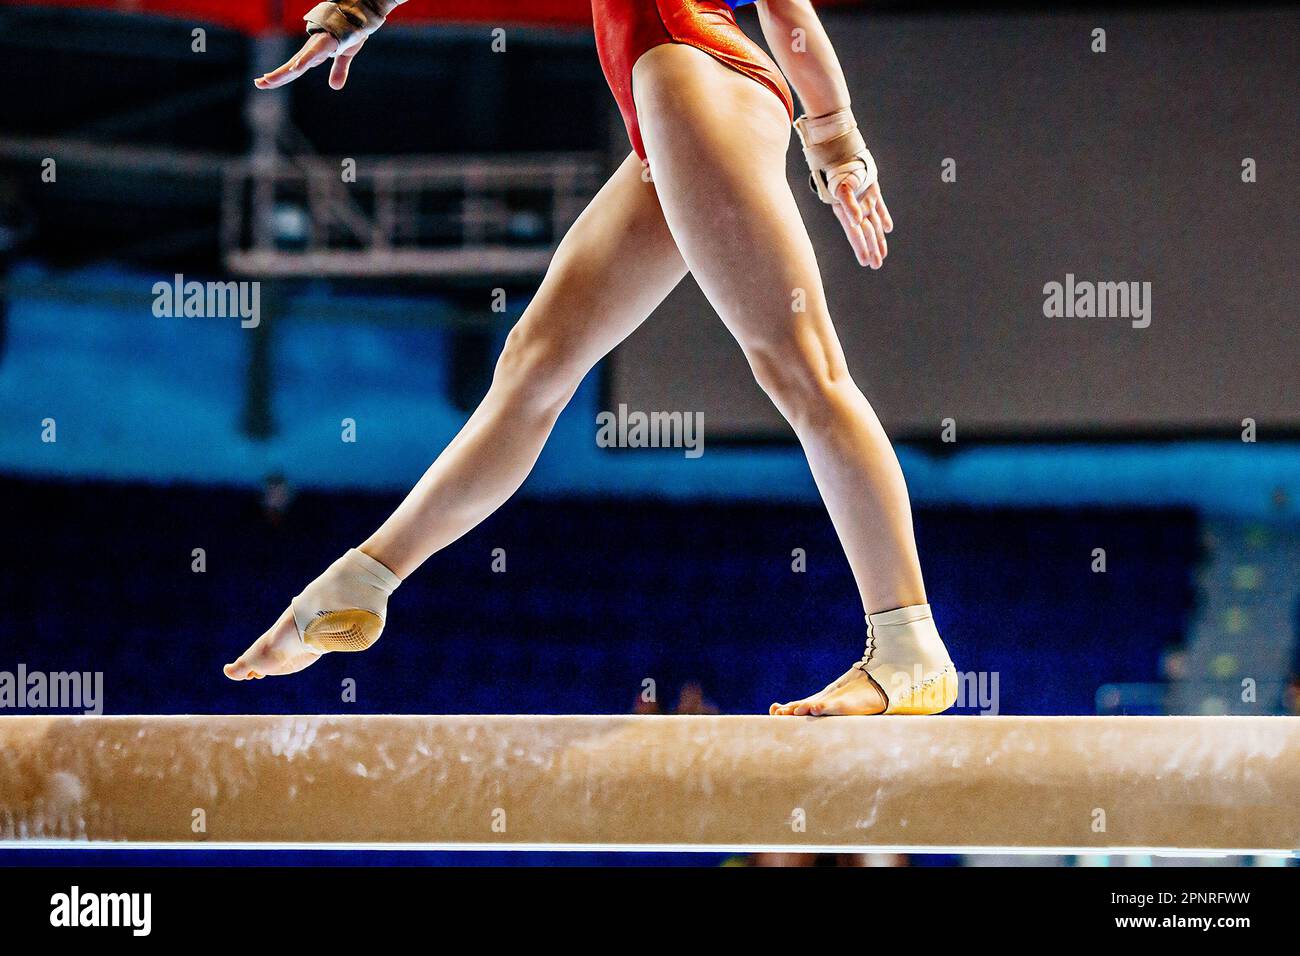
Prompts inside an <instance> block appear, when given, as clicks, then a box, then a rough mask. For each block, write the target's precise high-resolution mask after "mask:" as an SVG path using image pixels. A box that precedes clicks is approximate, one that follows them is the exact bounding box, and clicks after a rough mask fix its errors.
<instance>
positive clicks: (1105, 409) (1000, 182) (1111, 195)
mask: <svg viewBox="0 0 1300 956" xmlns="http://www.w3.org/2000/svg"><path fill="white" fill-rule="evenodd" d="M825 19H826V24H827V28H828V30H829V31H830V33H831V36H832V38H833V40H834V41H835V44H836V47H837V49H838V50H839V51H840V54H841V56H842V58H843V61H844V66H845V71H846V73H847V75H848V78H849V85H850V88H851V89H852V91H853V96H854V105H855V111H856V113H857V115H858V118H859V122H860V123H861V125H862V127H863V129H864V132H865V134H866V137H867V141H868V143H869V145H870V146H871V148H872V151H873V153H874V154H875V156H876V158H877V161H878V162H879V163H880V166H881V169H882V174H881V181H882V185H883V186H884V190H885V195H886V198H887V200H888V202H889V205H890V209H891V210H892V212H893V214H894V217H895V220H896V222H897V228H896V229H895V232H894V233H893V235H892V236H891V237H890V255H889V259H888V261H887V263H886V265H885V268H884V269H882V270H881V271H879V272H872V271H870V270H864V269H860V268H859V267H858V266H857V265H856V263H855V262H854V261H853V257H852V253H851V252H850V250H849V248H848V245H847V243H845V242H844V240H843V238H842V234H841V233H840V232H839V226H838V224H837V223H836V222H835V219H834V217H833V215H832V214H831V213H830V211H829V210H828V209H826V208H825V207H823V206H821V205H820V204H819V203H818V202H817V201H816V199H815V197H813V196H812V195H811V194H810V193H808V192H807V188H806V186H805V185H803V179H804V177H805V175H806V173H805V172H804V167H803V165H802V157H801V156H800V155H799V152H798V150H797V148H795V146H797V144H795V143H792V149H791V161H790V174H791V182H792V183H794V184H795V191H796V195H797V197H798V199H799V202H800V206H801V208H802V210H803V213H804V219H805V221H806V222H807V223H808V226H809V229H810V231H811V234H812V236H813V241H814V244H815V246H816V248H817V254H818V258H819V260H820V264H821V268H822V272H823V276H824V279H825V282H826V286H827V292H828V298H829V301H830V304H831V314H832V316H833V317H834V320H835V324H836V327H837V329H838V331H839V334H840V336H841V339H842V341H843V343H844V347H845V351H846V353H847V355H848V359H849V365H850V368H851V369H852V371H853V373H854V375H855V377H856V378H857V380H858V382H859V384H860V385H861V386H862V388H863V390H864V391H865V392H866V393H867V396H868V397H869V398H870V399H871V401H872V402H873V404H874V405H875V407H876V409H877V410H878V411H879V413H880V415H881V418H882V419H883V420H884V422H885V425H886V427H887V428H888V429H889V430H890V432H891V433H892V434H894V435H895V436H897V437H903V438H936V437H938V433H939V428H940V424H939V423H940V421H941V420H942V419H944V418H954V419H956V421H957V423H958V428H959V434H961V435H962V437H966V438H969V437H978V436H979V435H986V436H1011V437H1015V436H1025V437H1041V436H1052V435H1074V434H1087V433H1102V434H1106V433H1110V434H1116V435H1123V434H1151V433H1178V432H1203V433H1222V434H1224V435H1233V434H1235V433H1236V432H1237V431H1238V430H1239V428H1240V422H1241V420H1242V419H1243V418H1244V417H1252V418H1255V419H1256V420H1257V421H1259V422H1260V423H1261V426H1262V427H1284V428H1289V429H1291V430H1294V429H1296V428H1297V427H1300V400H1298V399H1297V387H1296V385H1297V374H1296V366H1297V356H1298V355H1300V348H1297V346H1298V345H1300V335H1298V334H1297V331H1296V305H1295V303H1296V280H1295V271H1296V263H1297V252H1298V251H1300V248H1298V244H1297V241H1296V232H1295V223H1296V212H1297V209H1296V195H1297V188H1298V183H1300V163H1298V161H1297V155H1296V143H1297V126H1298V124H1297V114H1298V109H1300V97H1298V96H1297V93H1298V78H1300V30H1298V26H1300V17H1298V16H1297V15H1296V14H1295V13H1291V12H1276V13H1269V12H1267V11H1264V12H1261V11H1252V12H1248V13H1243V14H1240V15H1234V14H1217V13H1146V14H1138V15H1133V14H1118V13H1097V14H1074V15H1068V16H1021V15H1016V16H989V15H983V16H968V17H960V18H947V17H919V18H908V17H895V16H873V15H871V14H869V13H863V12H847V13H845V12H841V13H839V14H834V13H831V14H827V15H826V18H825ZM741 23H742V25H743V26H744V27H745V29H746V30H747V31H748V32H749V33H750V34H751V35H752V36H755V37H757V36H758V35H759V34H758V25H757V20H756V18H755V17H753V16H752V14H742V16H741ZM1094 27H1102V28H1104V29H1105V30H1106V43H1107V52H1105V53H1101V54H1098V53H1093V52H1091V49H1090V45H1091V42H1092V37H1091V32H1092V30H1093V28H1094ZM619 128H620V129H621V126H620V127H619ZM1246 157H1250V158H1253V159H1254V160H1255V161H1256V163H1257V177H1258V181H1257V182H1255V183H1253V184H1246V183H1243V182H1242V162H1243V159H1244V158H1246ZM945 158H952V159H953V160H955V161H956V177H957V178H956V182H954V183H945V182H943V181H941V178H940V174H941V164H942V163H943V161H944V159H945ZM755 267H756V268H761V264H758V263H756V266H755ZM1067 273H1073V274H1074V275H1075V276H1076V277H1077V278H1078V279H1087V280H1100V281H1137V282H1150V283H1151V290H1152V291H1151V306H1152V307H1151V325H1150V327H1149V328H1145V329H1135V328H1133V327H1132V324H1131V322H1130V321H1129V320H1127V319H1124V318H1047V317H1045V316H1044V315H1043V300H1044V296H1043V286H1044V284H1045V283H1047V282H1051V281H1058V282H1064V281H1065V276H1066V274H1067ZM606 374H607V375H608V379H607V387H608V389H609V394H608V401H609V403H610V407H614V406H615V405H616V404H617V403H619V402H626V403H627V404H628V405H629V406H630V407H632V408H638V409H644V410H656V409H663V410H702V411H703V412H704V414H705V421H706V429H707V433H708V435H709V437H710V438H713V439H719V438H725V437H728V436H731V437H744V438H765V437H779V436H783V435H789V431H788V428H787V426H786V425H785V423H784V422H783V421H782V419H781V418H780V416H779V415H778V414H777V413H776V412H775V410H774V409H773V408H772V407H771V405H770V403H769V402H768V401H767V399H766V397H765V396H764V395H763V394H762V393H761V392H760V391H759V390H758V388H757V386H755V385H754V384H753V381H752V378H751V376H750V373H749V370H748V367H747V365H746V363H745V361H744V359H743V357H742V356H741V354H740V352H739V349H738V347H737V346H736V345H735V343H734V341H733V340H732V339H731V338H730V336H729V335H728V333H727V332H726V330H725V329H724V328H723V327H722V325H721V323H720V322H719V321H718V319H717V317H716V316H715V315H714V313H713V311H712V309H711V308H710V307H709V305H708V303H707V301H706V300H705V299H704V297H703V295H702V294H701V293H700V292H699V290H698V288H697V287H696V286H695V284H694V282H693V281H692V280H691V279H690V278H688V279H687V280H686V281H685V282H684V283H683V284H682V287H681V288H679V289H678V290H677V291H676V292H675V293H674V294H673V295H672V297H671V298H670V299H669V300H668V301H667V302H666V303H665V304H664V305H663V306H662V307H661V308H660V309H659V310H658V311H657V312H656V314H655V315H653V316H652V317H651V318H650V320H649V321H648V322H647V323H646V324H645V326H643V327H642V328H641V329H640V330H639V331H638V332H637V333H636V334H635V335H633V336H632V338H631V339H629V340H628V342H626V343H625V344H624V345H623V346H622V347H621V348H620V349H619V350H618V351H617V352H616V353H615V355H614V357H613V359H612V361H611V362H610V364H609V366H608V370H607V373H606Z"/></svg>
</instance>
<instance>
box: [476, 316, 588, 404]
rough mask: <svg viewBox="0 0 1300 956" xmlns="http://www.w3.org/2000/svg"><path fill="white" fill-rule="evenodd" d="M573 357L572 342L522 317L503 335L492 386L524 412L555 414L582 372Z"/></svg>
mask: <svg viewBox="0 0 1300 956" xmlns="http://www.w3.org/2000/svg"><path fill="white" fill-rule="evenodd" d="M574 356H575V349H574V347H573V343H570V342H566V341H565V339H564V336H563V335H561V334H557V333H555V332H552V331H546V330H543V329H541V328H539V327H538V323H537V322H535V321H531V320H530V319H529V317H528V316H527V315H525V316H524V317H523V318H522V319H520V320H519V322H518V323H516V324H515V327H514V328H513V329H511V330H510V334H509V335H507V336H506V342H505V347H504V348H502V350H501V355H500V357H499V358H498V359H497V364H496V370H495V372H494V373H493V376H492V387H493V389H495V390H501V391H503V392H504V393H505V394H506V395H508V397H509V400H510V401H511V402H512V403H514V404H517V405H520V406H522V407H523V409H524V410H525V411H529V410H531V411H535V412H538V413H547V414H554V415H558V414H559V412H560V410H561V409H563V408H564V406H565V405H566V404H567V403H568V401H569V399H570V398H572V397H573V393H574V392H575V391H576V390H577V388H578V385H579V384H580V383H581V381H582V377H583V374H584V373H585V370H583V369H580V368H578V367H577V365H578V363H577V362H576V361H575V358H574Z"/></svg>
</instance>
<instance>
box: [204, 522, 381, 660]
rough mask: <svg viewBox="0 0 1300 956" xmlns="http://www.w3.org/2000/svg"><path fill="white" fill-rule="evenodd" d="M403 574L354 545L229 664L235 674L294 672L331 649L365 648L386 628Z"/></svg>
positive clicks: (349, 649)
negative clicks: (392, 569) (399, 575)
mask: <svg viewBox="0 0 1300 956" xmlns="http://www.w3.org/2000/svg"><path fill="white" fill-rule="evenodd" d="M401 583H402V579H401V578H399V577H398V576H397V575H396V574H394V573H393V572H392V571H390V570H389V569H388V568H386V567H384V565H382V564H380V563H379V562H378V561H377V560H375V559H374V558H372V557H371V556H370V555H368V554H366V553H364V552H362V551H358V550H357V549H356V548H353V549H352V550H351V551H349V552H348V553H347V554H345V555H343V557H341V558H339V559H338V560H337V561H335V562H334V563H333V564H331V565H330V566H329V567H328V568H327V569H326V570H325V573H324V574H322V575H321V576H320V577H318V578H317V579H316V580H315V581H313V582H312V583H311V584H309V585H307V587H305V588H303V591H302V593H301V594H299V595H298V596H297V597H296V598H294V599H293V601H292V602H291V603H290V605H289V608H288V610H286V611H285V612H284V613H283V614H281V615H280V619H279V620H278V621H276V622H275V626H274V627H272V628H271V629H270V630H269V631H267V632H266V633H265V634H263V635H262V636H261V637H259V638H258V639H257V640H256V641H254V642H253V644H252V646H251V647H249V648H248V650H246V651H245V652H244V653H243V654H242V655H241V656H240V658H239V659H238V660H237V661H235V662H233V663H231V664H227V665H226V666H225V668H223V670H224V671H225V674H226V676H227V677H229V678H230V679H231V680H248V679H250V678H260V677H265V676H266V675H268V674H272V675H280V674H294V673H297V672H298V671H300V670H302V669H303V668H304V667H308V666H310V665H311V664H313V663H315V661H316V658H318V657H320V655H322V654H327V653H329V652H330V651H364V650H365V649H366V648H368V647H370V646H371V645H372V644H374V643H375V641H377V640H379V635H380V634H381V633H382V632H383V629H384V616H385V614H386V613H387V611H388V598H389V596H390V595H391V594H392V593H393V591H395V590H396V589H397V586H398V585H399V584H401Z"/></svg>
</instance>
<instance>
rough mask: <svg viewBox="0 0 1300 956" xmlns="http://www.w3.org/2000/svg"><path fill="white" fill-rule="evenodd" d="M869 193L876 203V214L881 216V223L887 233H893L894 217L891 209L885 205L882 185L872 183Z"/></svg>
mask: <svg viewBox="0 0 1300 956" xmlns="http://www.w3.org/2000/svg"><path fill="white" fill-rule="evenodd" d="M867 192H868V193H870V195H871V197H872V199H873V200H874V201H875V206H876V212H878V213H879V214H880V221H881V223H882V224H883V225H884V227H885V232H893V231H894V217H893V216H891V215H890V214H889V207H888V206H886V205H885V197H884V196H882V195H881V194H880V183H878V182H877V183H872V184H871V188H870V189H868V190H867Z"/></svg>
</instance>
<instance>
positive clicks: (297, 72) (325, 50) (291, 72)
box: [253, 33, 346, 90]
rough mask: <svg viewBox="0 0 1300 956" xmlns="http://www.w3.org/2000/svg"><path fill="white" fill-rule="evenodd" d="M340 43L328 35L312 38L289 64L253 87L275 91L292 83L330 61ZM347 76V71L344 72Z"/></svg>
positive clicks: (261, 77) (315, 35)
mask: <svg viewBox="0 0 1300 956" xmlns="http://www.w3.org/2000/svg"><path fill="white" fill-rule="evenodd" d="M338 46H339V41H338V40H336V39H334V38H333V37H332V36H330V35H329V34H328V33H317V34H314V35H313V36H311V37H310V38H309V39H308V40H307V42H306V43H304V44H303V46H302V49H301V50H299V51H298V52H297V53H296V54H294V55H293V56H292V57H290V58H289V62H287V63H285V64H284V65H283V66H280V67H277V68H276V69H274V70H272V71H271V72H270V73H267V74H266V75H265V76H259V77H258V78H257V79H255V80H254V81H253V85H254V86H256V87H257V88H258V89H259V90H274V89H277V88H278V87H281V86H284V85H285V84H287V83H292V82H293V81H294V80H296V79H298V77H300V76H302V75H303V74H304V73H306V72H307V71H308V70H310V69H312V68H313V67H317V66H320V65H321V64H322V63H324V62H325V61H326V60H328V59H329V57H330V54H331V53H333V52H334V51H335V50H337V49H338ZM344 72H345V74H346V70H345V71H344Z"/></svg>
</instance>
